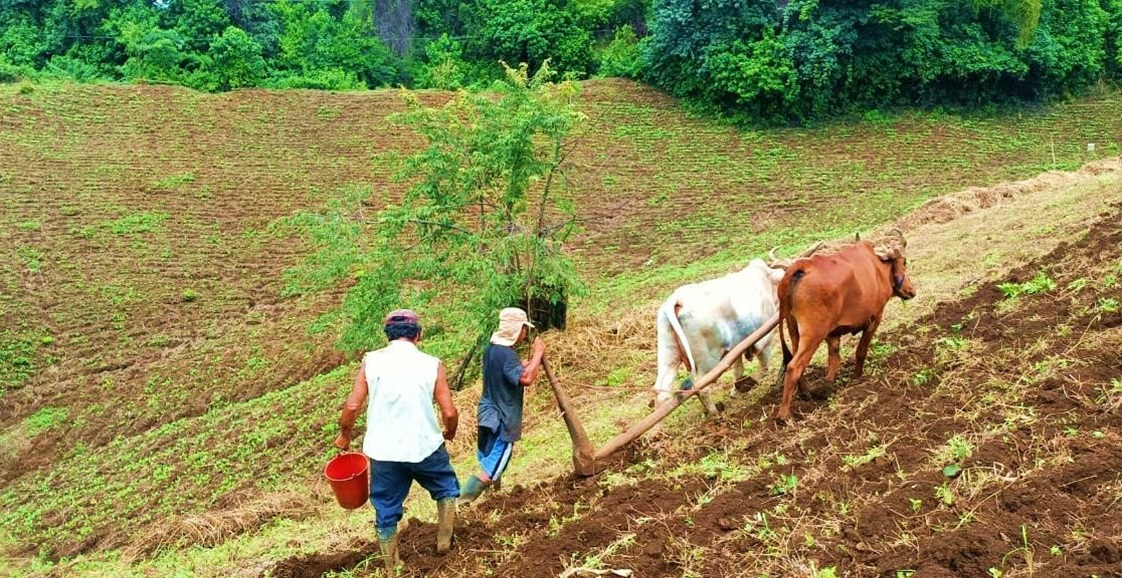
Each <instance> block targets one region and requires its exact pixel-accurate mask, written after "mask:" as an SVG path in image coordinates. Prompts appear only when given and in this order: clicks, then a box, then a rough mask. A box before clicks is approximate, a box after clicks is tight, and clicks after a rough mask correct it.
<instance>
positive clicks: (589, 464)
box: [542, 313, 779, 477]
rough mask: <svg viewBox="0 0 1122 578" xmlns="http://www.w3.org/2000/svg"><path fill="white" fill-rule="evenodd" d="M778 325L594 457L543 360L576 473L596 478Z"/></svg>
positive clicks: (758, 333) (756, 334)
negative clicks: (606, 464) (619, 453)
mask: <svg viewBox="0 0 1122 578" xmlns="http://www.w3.org/2000/svg"><path fill="white" fill-rule="evenodd" d="M778 324H779V314H778V313H777V314H775V315H772V316H771V318H770V319H768V320H767V321H766V322H764V324H763V325H761V326H760V328H759V329H757V330H755V331H753V332H752V334H751V335H749V336H748V337H745V338H744V340H743V341H741V342H740V343H738V344H737V345H736V347H733V348H732V349H731V350H729V352H728V353H727V354H725V356H724V357H722V358H721V361H720V363H718V364H717V365H716V367H714V368H713V369H710V370H709V371H708V372H707V373H706V374H705V375H703V376H701V378H700V379H698V380H697V381H696V382H694V386H693V387H692V388H690V389H687V390H684V391H681V392H679V394H678V395H675V396H674V397H672V398H671V399H670V400H669V401H667V402H666V403H664V404H662V405H660V406H658V407H656V408H655V409H654V411H653V412H651V414H650V415H648V416H647V417H645V418H643V419H642V420H640V421H639V422H638V423H636V424H635V425H633V426H631V427H629V428H627V431H625V432H623V433H621V434H619V435H617V436H616V437H614V438H612V439H611V440H609V441H608V443H607V444H604V447H602V448H600V450H599V451H597V452H595V453H593V451H592V444H591V442H589V441H588V434H586V433H585V431H584V426H583V425H582V424H581V421H580V418H579V417H577V414H576V413H575V412H573V410H572V405H570V403H569V397H568V396H567V395H565V391H564V390H562V389H561V384H560V383H558V381H557V376H555V375H554V374H553V369H552V368H551V367H550V366H549V362H548V361H546V360H545V359H544V358H543V359H542V363H543V365H544V366H545V373H546V375H547V376H548V377H549V383H550V385H552V386H553V394H554V395H555V396H556V397H557V406H558V407H560V408H561V417H562V418H564V420H565V426H566V427H567V428H568V429H569V437H570V438H572V440H573V469H574V470H575V471H576V474H577V475H578V476H582V477H587V476H591V475H594V474H596V473H597V472H598V471H599V470H600V469H602V468H603V463H602V462H603V461H604V460H605V459H607V458H608V457H609V456H611V455H612V454H614V453H616V452H617V451H619V450H620V449H622V448H623V447H624V446H626V445H627V444H629V443H631V442H633V441H635V439H636V438H638V437H639V436H641V435H643V434H644V433H646V432H647V430H649V429H651V428H652V427H654V426H655V425H656V424H657V423H658V422H660V421H662V420H663V419H665V418H666V416H668V415H670V412H672V411H674V410H675V409H677V408H678V406H679V405H682V403H683V402H685V401H686V400H687V399H689V398H690V396H692V395H695V394H697V393H699V392H701V391H702V390H704V389H705V388H707V387H709V386H710V385H712V384H713V383H714V382H715V381H717V378H719V377H721V375H722V374H723V373H724V372H725V371H728V369H729V368H730V367H732V364H733V363H734V362H735V361H736V360H737V359H739V358H740V356H742V355H744V352H746V351H748V349H749V348H750V347H752V346H753V345H755V344H756V342H757V341H759V340H760V339H763V337H764V336H765V335H767V334H768V333H769V332H770V331H771V330H772V329H775V326H776V325H778Z"/></svg>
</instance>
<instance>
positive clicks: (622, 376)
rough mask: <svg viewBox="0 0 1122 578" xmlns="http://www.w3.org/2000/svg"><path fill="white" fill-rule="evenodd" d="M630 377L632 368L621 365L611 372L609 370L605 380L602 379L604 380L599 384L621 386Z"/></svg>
mask: <svg viewBox="0 0 1122 578" xmlns="http://www.w3.org/2000/svg"><path fill="white" fill-rule="evenodd" d="M630 378H631V368H630V367H619V368H616V369H613V370H612V371H611V372H609V373H608V376H607V377H606V378H605V381H602V382H600V383H598V384H597V385H606V386H608V387H619V386H621V385H623V384H625V383H627V380H628V379H630Z"/></svg>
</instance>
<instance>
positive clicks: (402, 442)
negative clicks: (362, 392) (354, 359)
mask: <svg viewBox="0 0 1122 578" xmlns="http://www.w3.org/2000/svg"><path fill="white" fill-rule="evenodd" d="M363 361H364V362H365V363H366V385H367V389H368V391H369V396H370V399H369V401H368V402H367V404H366V435H365V437H364V438H363V440H362V451H363V453H365V454H366V455H367V456H369V457H370V458H372V459H374V460H375V461H382V462H409V463H419V462H421V461H423V460H424V459H425V458H427V457H429V456H430V455H431V454H432V453H433V452H435V451H436V450H437V449H438V448H439V447H440V444H442V443H444V436H443V434H442V433H441V430H440V426H439V425H437V421H436V411H435V409H434V408H433V397H432V395H433V389H434V387H435V386H436V373H437V368H438V366H439V364H440V360H439V359H437V358H435V357H433V356H431V355H428V354H426V353H422V352H421V351H420V350H419V349H417V346H416V345H414V344H412V343H410V342H408V341H403V340H399V341H392V342H390V344H389V345H387V346H386V347H384V348H382V349H379V350H377V351H371V352H368V353H367V354H366V356H365V357H364V358H363Z"/></svg>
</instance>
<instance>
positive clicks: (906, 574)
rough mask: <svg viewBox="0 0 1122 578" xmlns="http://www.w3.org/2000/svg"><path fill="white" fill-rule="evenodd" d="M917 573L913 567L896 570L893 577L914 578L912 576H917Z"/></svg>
mask: <svg viewBox="0 0 1122 578" xmlns="http://www.w3.org/2000/svg"><path fill="white" fill-rule="evenodd" d="M915 575H916V571H915V570H911V569H907V570H897V571H896V572H894V573H893V574H892V578H912V576H915Z"/></svg>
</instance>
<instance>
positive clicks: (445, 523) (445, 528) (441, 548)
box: [436, 498, 456, 554]
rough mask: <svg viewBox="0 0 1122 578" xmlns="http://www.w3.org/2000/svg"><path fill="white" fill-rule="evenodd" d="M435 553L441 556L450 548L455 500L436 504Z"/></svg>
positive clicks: (438, 501)
mask: <svg viewBox="0 0 1122 578" xmlns="http://www.w3.org/2000/svg"><path fill="white" fill-rule="evenodd" d="M436 519H437V527H436V553H437V554H443V553H445V552H447V551H448V550H449V549H451V548H452V531H453V528H454V527H455V525H456V498H444V499H443V500H437V502H436Z"/></svg>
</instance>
